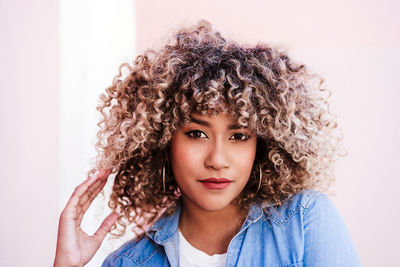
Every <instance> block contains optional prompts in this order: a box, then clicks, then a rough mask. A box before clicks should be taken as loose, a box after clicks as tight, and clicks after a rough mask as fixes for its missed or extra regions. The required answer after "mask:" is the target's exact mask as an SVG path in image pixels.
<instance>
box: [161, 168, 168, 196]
mask: <svg viewBox="0 0 400 267" xmlns="http://www.w3.org/2000/svg"><path fill="white" fill-rule="evenodd" d="M162 183H163V192H164V193H166V192H167V191H166V190H165V161H164V162H163V166H162Z"/></svg>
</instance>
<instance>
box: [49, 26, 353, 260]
mask: <svg viewBox="0 0 400 267" xmlns="http://www.w3.org/2000/svg"><path fill="white" fill-rule="evenodd" d="M126 67H127V68H129V70H130V73H129V75H128V76H127V77H125V78H122V77H121V72H120V75H119V76H117V77H116V79H115V80H114V83H113V85H112V86H111V87H109V88H108V89H107V90H106V94H104V95H102V96H101V101H102V104H101V105H100V107H99V110H100V112H101V113H102V114H103V116H104V118H103V119H102V121H101V122H100V124H99V125H100V126H101V129H100V131H99V133H98V138H99V140H98V143H97V147H98V148H99V151H100V154H99V157H98V166H97V168H96V169H98V170H100V171H99V172H98V173H97V174H95V175H93V173H94V172H95V170H92V171H91V172H90V175H89V176H90V177H93V178H88V179H87V180H86V181H85V182H83V183H82V184H81V185H80V186H78V187H77V188H76V190H75V192H74V193H73V195H72V196H71V199H70V200H69V202H68V204H67V206H66V207H65V209H64V211H63V212H62V214H61V217H60V225H59V233H58V243H57V253H56V258H55V264H54V265H55V266H83V265H85V264H86V263H87V262H88V261H89V260H90V259H91V258H92V257H93V255H94V254H95V252H96V250H97V249H98V247H99V246H100V244H101V242H102V240H103V239H104V237H105V236H106V234H107V233H108V232H109V231H110V230H111V229H112V226H113V225H114V223H115V222H117V223H116V225H115V226H114V228H113V229H114V234H122V233H124V232H125V231H126V228H127V227H134V228H133V230H134V231H135V233H136V235H137V237H136V238H135V239H134V240H131V241H129V242H128V243H126V244H124V245H123V246H122V247H121V248H119V249H118V250H117V251H115V252H113V253H111V254H110V255H109V256H108V257H107V259H106V260H105V261H104V263H103V266H324V267H326V266H359V265H360V263H359V259H358V256H357V253H356V251H355V248H354V245H353V243H352V240H351V237H350V235H349V233H348V231H347V229H346V226H345V224H344V222H343V220H342V219H341V216H340V215H339V213H338V211H337V210H336V208H335V207H334V206H333V205H332V203H331V202H330V200H329V198H328V197H327V195H326V194H324V193H322V192H323V191H324V190H326V189H327V188H328V186H329V185H330V183H331V182H332V180H333V177H332V171H333V164H334V161H335V157H336V156H337V154H338V151H339V148H340V138H338V137H336V135H335V128H336V122H335V118H334V116H333V115H332V114H331V113H330V112H329V109H328V103H327V101H326V97H327V96H326V94H325V93H326V92H327V91H326V90H325V89H323V87H322V79H321V78H319V77H318V76H316V75H312V74H309V73H308V72H307V70H306V68H305V66H304V65H301V64H297V63H294V62H293V61H292V60H290V58H289V57H288V56H287V54H286V53H285V52H282V51H280V50H278V49H275V48H271V47H270V46H268V45H265V44H259V45H257V46H243V45H239V44H237V43H235V42H233V41H227V40H226V39H225V38H223V37H221V35H220V34H219V33H218V32H215V31H213V30H212V29H211V26H210V24H209V23H208V22H206V21H202V22H200V23H199V24H198V25H196V26H195V27H193V28H188V29H182V30H180V31H179V32H178V33H177V34H176V35H175V38H174V39H173V40H172V41H171V42H170V43H168V44H166V45H165V46H164V47H162V48H161V49H159V50H157V51H150V50H149V51H147V52H146V53H145V54H144V55H142V56H139V57H137V59H136V61H135V63H134V65H133V66H129V65H126ZM111 173H116V176H115V180H114V185H113V191H112V194H111V198H110V202H109V205H110V207H111V208H112V209H113V210H114V212H113V213H112V214H110V215H109V216H108V217H107V218H106V219H105V220H104V222H103V224H102V225H101V226H100V228H99V230H98V231H97V232H96V233H95V234H94V235H93V236H88V235H86V234H85V233H84V232H82V230H81V228H80V223H81V221H82V217H83V215H84V213H85V212H86V210H87V209H88V207H89V205H90V203H91V202H92V200H93V199H94V198H95V197H96V195H97V194H98V193H99V192H100V191H101V190H102V188H103V186H104V184H105V183H106V181H107V177H108V176H109V175H110V174H111Z"/></svg>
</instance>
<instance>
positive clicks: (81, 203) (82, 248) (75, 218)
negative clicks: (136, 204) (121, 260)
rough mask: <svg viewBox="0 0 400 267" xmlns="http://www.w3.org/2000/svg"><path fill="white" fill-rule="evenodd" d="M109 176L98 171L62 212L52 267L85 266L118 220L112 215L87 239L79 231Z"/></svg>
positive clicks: (77, 191)
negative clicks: (86, 213) (84, 217)
mask: <svg viewBox="0 0 400 267" xmlns="http://www.w3.org/2000/svg"><path fill="white" fill-rule="evenodd" d="M109 174H110V171H107V170H101V171H99V172H98V174H97V175H95V176H94V177H92V178H88V179H87V180H86V181H84V182H83V183H82V184H80V185H79V186H78V187H76V189H75V191H74V193H73V194H72V196H71V198H70V199H69V201H68V203H67V205H66V206H65V208H64V210H63V211H62V213H61V216H60V221H59V226H58V236H57V250H56V257H55V259H54V266H55V267H61V266H62V267H67V266H84V265H85V264H86V263H88V262H89V261H90V260H91V259H92V258H93V256H94V254H95V253H96V251H97V250H98V249H99V247H100V245H101V242H103V240H104V238H105V236H106V235H107V233H108V232H109V231H110V230H111V227H112V225H113V224H114V223H115V221H116V220H117V218H118V214H116V213H111V214H110V215H109V216H107V218H105V219H104V221H103V223H102V224H101V226H100V227H99V228H98V229H97V231H96V232H95V233H94V235H92V236H88V235H87V234H86V233H85V232H83V231H82V229H81V222H82V218H83V215H84V214H85V212H86V211H87V210H88V208H89V206H90V204H91V203H92V202H93V200H94V199H95V197H96V196H97V195H98V194H99V193H100V191H101V190H102V189H103V187H104V185H105V184H106V182H107V177H108V176H109Z"/></svg>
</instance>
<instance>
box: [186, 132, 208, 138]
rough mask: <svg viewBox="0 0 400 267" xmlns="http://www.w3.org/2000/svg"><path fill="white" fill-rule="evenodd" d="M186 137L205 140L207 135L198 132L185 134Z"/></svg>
mask: <svg viewBox="0 0 400 267" xmlns="http://www.w3.org/2000/svg"><path fill="white" fill-rule="evenodd" d="M185 134H186V135H187V136H189V137H191V138H206V137H207V135H206V134H205V133H203V132H202V131H199V130H194V131H189V132H186V133H185Z"/></svg>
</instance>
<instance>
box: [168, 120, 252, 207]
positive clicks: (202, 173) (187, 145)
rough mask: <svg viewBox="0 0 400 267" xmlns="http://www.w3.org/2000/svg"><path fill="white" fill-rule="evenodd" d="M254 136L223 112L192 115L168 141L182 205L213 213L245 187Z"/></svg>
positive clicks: (228, 202)
mask: <svg viewBox="0 0 400 267" xmlns="http://www.w3.org/2000/svg"><path fill="white" fill-rule="evenodd" d="M256 146H257V137H256V135H255V134H254V133H253V132H251V131H250V130H249V129H247V128H240V127H238V126H237V125H236V124H235V123H234V122H233V121H232V119H231V118H230V117H229V116H228V115H226V114H223V113H221V112H220V113H219V114H218V116H216V117H212V116H205V115H199V114H193V115H192V119H191V122H190V123H189V124H188V125H187V126H184V127H182V128H181V129H180V130H179V131H178V132H176V134H175V135H174V136H173V138H172V143H171V150H170V161H171V167H172V171H173V173H174V177H175V180H176V182H177V183H178V185H179V188H180V190H181V193H182V198H183V201H184V204H185V203H186V204H190V205H196V206H197V207H198V208H201V209H204V210H208V211H217V210H221V209H223V208H225V207H227V206H228V205H229V204H230V203H231V202H232V201H233V200H234V199H235V198H236V197H237V196H238V195H239V194H240V192H241V191H242V190H243V188H244V187H245V185H246V183H247V181H248V179H249V176H250V172H251V169H252V166H253V162H254V158H255V154H256Z"/></svg>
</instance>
